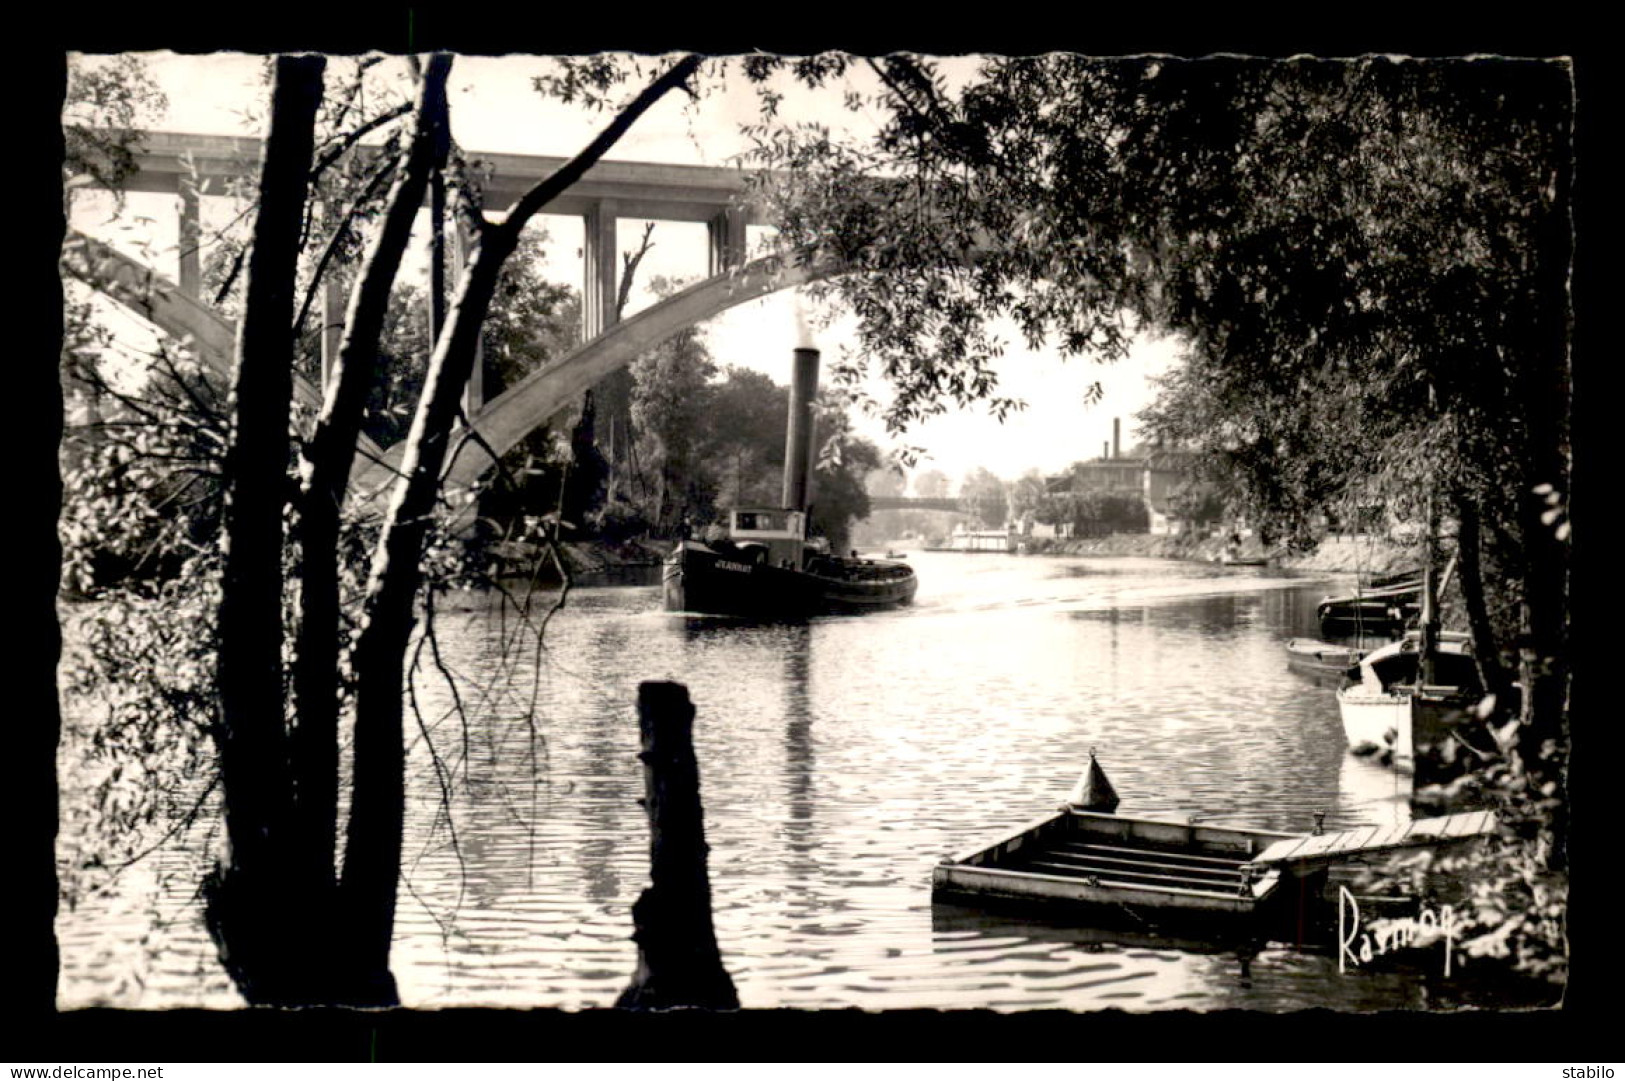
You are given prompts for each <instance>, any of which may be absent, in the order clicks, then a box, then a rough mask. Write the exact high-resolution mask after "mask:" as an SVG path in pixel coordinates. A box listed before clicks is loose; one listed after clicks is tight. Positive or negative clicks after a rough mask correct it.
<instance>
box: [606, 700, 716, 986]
mask: <svg viewBox="0 0 1625 1081" xmlns="http://www.w3.org/2000/svg"><path fill="white" fill-rule="evenodd" d="M638 727H639V730H640V732H641V734H642V738H643V751H642V753H641V754H639V755H638V757H639V759H641V760H642V762H643V786H644V805H645V807H646V809H647V810H648V813H649V833H650V841H649V880H650V885H649V888H648V889H646V890H644V891H643V893H642V894H641V895H640V896H639V897H638V899H637V901H636V902H635V903H634V904H633V906H632V923H633V932H632V940H633V941H634V942H636V943H637V944H638V967H637V972H636V973H635V974H634V975H633V977H632V982H631V984H630V985H629V986H628V987H627V989H626V990H625V991H623V992H621V997H620V998H619V999H617V1000H616V1003H615V1004H616V1005H617V1006H619V1007H622V1008H625V1009H638V1010H665V1009H676V1008H681V1007H697V1008H702V1009H712V1010H734V1009H738V1008H739V994H738V992H737V991H735V990H734V985H733V979H732V978H731V977H730V976H729V975H728V971H727V969H725V968H723V966H722V954H721V951H720V950H719V949H718V947H717V938H716V931H715V928H714V927H713V925H712V922H711V882H710V876H709V873H708V872H707V870H706V853H707V852H708V851H709V848H708V846H707V845H706V843H705V812H704V809H703V808H702V807H701V805H700V772H699V764H698V762H697V761H696V759H695V757H694V740H693V727H694V705H693V703H692V702H690V701H689V698H688V688H687V687H685V686H683V685H682V684H681V683H642V684H639V685H638Z"/></svg>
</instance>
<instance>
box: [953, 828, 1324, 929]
mask: <svg viewBox="0 0 1625 1081" xmlns="http://www.w3.org/2000/svg"><path fill="white" fill-rule="evenodd" d="M1296 836H1298V835H1296V834H1291V833H1280V832H1272V831H1268V830H1247V829H1234V828H1228V827H1223V826H1211V825H1195V824H1186V823H1181V822H1169V821H1160V820H1156V819H1149V818H1128V817H1119V816H1118V815H1115V814H1102V813H1098V812H1094V811H1083V810H1078V809H1075V808H1073V807H1070V806H1068V807H1065V808H1063V809H1062V810H1060V811H1059V812H1058V813H1056V814H1053V815H1050V816H1048V817H1045V818H1042V819H1039V820H1037V821H1035V822H1031V823H1028V824H1027V825H1025V826H1023V827H1021V828H1020V829H1019V830H1016V831H1015V832H1013V833H1011V834H1009V835H1008V836H1005V837H1001V838H999V839H998V840H996V841H994V842H993V843H992V844H989V845H985V846H983V847H981V848H978V849H975V850H973V851H970V852H966V853H964V854H962V855H958V856H953V857H950V858H948V859H945V860H943V861H942V862H941V863H939V864H938V865H937V866H936V868H935V869H934V870H933V871H932V873H931V888H932V893H933V896H934V897H941V898H944V899H947V898H952V897H960V898H975V899H978V900H982V901H987V900H993V901H1005V902H1011V901H1015V902H1027V903H1041V904H1044V905H1048V906H1059V907H1064V908H1066V909H1070V910H1076V911H1079V912H1083V911H1087V910H1097V911H1104V912H1105V913H1106V914H1118V913H1123V912H1125V911H1126V912H1128V913H1132V914H1133V915H1134V916H1136V917H1138V918H1140V919H1144V920H1147V921H1155V920H1157V919H1168V918H1170V917H1193V916H1194V917H1207V918H1213V917H1218V918H1221V919H1223V918H1238V917H1245V916H1248V915H1250V914H1252V913H1253V912H1254V911H1256V910H1257V909H1258V907H1259V906H1260V905H1261V904H1263V902H1264V901H1265V900H1266V899H1267V898H1269V897H1270V895H1271V894H1273V893H1274V892H1275V890H1276V888H1277V887H1278V886H1279V885H1280V874H1279V872H1278V871H1276V870H1274V869H1273V868H1268V869H1266V868H1255V867H1252V866H1250V863H1251V861H1252V859H1253V857H1255V856H1257V855H1258V854H1259V853H1260V852H1262V851H1264V850H1265V849H1266V848H1268V847H1269V846H1270V845H1272V844H1275V843H1276V842H1278V841H1284V840H1290V839H1292V838H1294V837H1296Z"/></svg>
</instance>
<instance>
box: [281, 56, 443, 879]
mask: <svg viewBox="0 0 1625 1081" xmlns="http://www.w3.org/2000/svg"><path fill="white" fill-rule="evenodd" d="M450 67H451V60H450V58H449V57H447V56H443V55H437V56H434V57H431V58H430V60H429V63H428V65H427V67H426V69H425V72H424V75H423V78H422V81H421V83H420V86H419V90H418V101H417V127H416V132H415V133H414V136H413V141H412V145H411V147H410V149H409V151H408V155H407V160H406V164H405V167H404V168H402V169H401V170H400V172H399V173H398V174H397V176H396V180H395V185H394V188H393V189H392V191H391V192H390V196H389V200H388V203H387V208H386V210H385V211H384V215H383V225H382V227H381V228H380V230H379V232H378V234H377V236H376V237H375V238H374V240H373V242H372V244H371V246H370V247H369V249H368V251H367V255H366V259H365V262H364V264H363V266H362V269H361V273H360V274H359V275H358V277H357V280H356V284H355V288H354V290H353V292H352V295H351V298H350V306H349V311H348V313H347V315H346V318H345V322H344V340H343V344H342V345H341V346H340V349H339V358H338V363H337V365H336V367H335V370H334V372H333V374H332V376H331V377H330V381H329V383H328V386H327V387H326V388H325V390H326V396H325V398H324V400H323V403H322V412H321V415H320V417H319V418H318V419H317V423H316V430H315V433H314V434H313V435H312V437H311V440H310V442H309V444H308V445H307V446H306V448H305V464H304V483H303V490H302V498H301V506H300V521H299V533H300V542H301V548H302V556H301V564H300V568H301V574H300V594H299V607H300V612H299V637H298V648H297V651H296V657H297V660H296V661H295V665H294V694H295V699H296V702H297V705H298V713H297V720H296V724H295V728H294V733H293V784H294V796H295V800H296V803H297V811H296V813H297V816H298V823H299V827H298V828H299V850H300V852H301V855H302V856H303V857H305V858H306V859H307V860H308V861H310V864H311V871H312V873H313V874H316V875H319V876H320V877H321V878H323V879H324V880H325V881H326V883H327V884H328V886H329V887H332V886H334V885H336V881H335V879H334V866H333V865H334V848H335V844H336V841H337V833H338V824H337V797H338V762H339V758H338V714H339V703H338V679H339V671H338V670H339V658H340V654H341V651H342V643H341V641H340V628H339V523H340V514H341V510H342V508H343V503H344V498H345V494H346V492H347V491H348V489H349V483H350V471H351V465H352V463H353V461H354V459H355V447H356V440H357V438H358V437H359V435H360V433H361V423H362V419H363V415H364V413H365V407H366V401H367V392H368V389H369V387H370V385H371V381H372V377H373V374H374V371H375V369H376V368H377V360H378V339H379V336H380V334H381V333H382V330H383V325H384V319H385V316H386V313H387V311H388V307H389V295H390V289H391V287H392V286H393V284H394V281H395V276H396V273H397V272H398V269H399V267H400V262H401V257H402V254H403V253H404V252H405V250H406V246H407V243H408V241H409V240H410V239H411V234H412V223H413V221H414V219H415V218H416V217H417V213H418V209H419V208H420V207H421V206H422V205H423V196H424V192H425V190H426V189H427V188H428V185H429V179H430V176H431V174H433V173H435V172H437V171H438V170H439V168H440V167H441V166H442V165H443V163H444V161H445V156H446V150H447V142H448V131H447V124H446V93H445V88H446V77H447V74H448V73H449V71H450Z"/></svg>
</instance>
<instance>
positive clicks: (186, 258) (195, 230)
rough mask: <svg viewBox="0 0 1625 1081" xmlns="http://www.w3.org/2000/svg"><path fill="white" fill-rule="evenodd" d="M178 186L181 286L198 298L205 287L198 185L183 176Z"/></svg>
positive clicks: (191, 295) (190, 295) (188, 294)
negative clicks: (199, 250) (179, 199)
mask: <svg viewBox="0 0 1625 1081" xmlns="http://www.w3.org/2000/svg"><path fill="white" fill-rule="evenodd" d="M176 187H177V189H178V190H179V191H180V196H181V209H180V231H179V235H180V240H179V242H178V244H177V247H178V249H179V250H180V256H181V266H180V274H179V279H180V287H181V292H183V293H185V294H186V295H187V296H189V297H192V298H193V299H196V298H197V295H198V293H199V292H201V291H202V289H203V264H202V260H201V259H200V258H199V252H198V248H199V246H200V245H201V244H202V237H203V231H202V229H200V228H199V226H198V195H197V185H195V184H192V183H190V182H189V181H188V180H187V179H186V178H185V177H182V178H181V179H180V180H179V182H178V183H177V185H176Z"/></svg>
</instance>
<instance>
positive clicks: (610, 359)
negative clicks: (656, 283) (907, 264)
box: [63, 231, 842, 501]
mask: <svg viewBox="0 0 1625 1081" xmlns="http://www.w3.org/2000/svg"><path fill="white" fill-rule="evenodd" d="M63 268H64V269H65V270H66V271H67V272H68V273H69V274H70V275H71V276H73V277H75V278H77V279H79V280H80V281H82V282H84V283H85V284H87V285H89V286H91V287H92V288H94V289H96V290H98V291H99V292H101V293H102V295H104V296H106V297H108V298H109V299H111V300H113V301H114V302H115V303H117V304H119V305H121V306H123V307H124V308H126V309H128V310H129V311H131V312H133V313H134V314H136V315H137V316H140V317H141V318H142V319H144V320H146V321H148V322H150V323H152V324H153V325H154V326H156V327H157V328H158V329H159V330H160V331H162V332H163V333H165V334H167V335H169V336H170V337H173V338H176V339H177V340H187V341H190V342H191V343H192V345H193V347H194V349H195V350H196V351H197V354H198V357H199V359H200V360H202V361H203V362H204V363H205V364H206V365H207V366H208V367H209V368H210V370H212V371H214V372H216V373H217V374H219V375H220V376H221V377H222V378H229V376H230V374H231V364H232V355H233V352H234V349H235V343H236V328H235V326H234V325H233V324H232V323H231V321H230V320H227V319H225V318H223V317H221V316H220V315H219V314H218V313H216V312H215V311H213V310H212V309H210V308H209V307H208V306H207V305H205V304H203V303H202V302H201V301H199V300H197V299H196V298H194V297H192V296H189V295H188V294H187V293H186V292H185V291H184V290H182V289H181V288H180V287H179V286H178V285H176V284H175V283H174V282H171V281H169V280H168V279H167V278H165V277H164V276H163V275H161V274H158V273H157V272H156V271H154V270H153V269H152V268H150V267H148V266H145V265H144V264H142V263H141V262H140V261H139V260H136V259H134V258H132V257H130V256H128V255H125V254H124V253H123V252H120V251H119V250H118V249H116V248H114V247H112V246H111V245H109V244H107V243H105V242H103V241H100V240H97V239H95V238H94V237H90V236H87V235H85V234H83V233H79V232H77V231H74V232H71V233H70V235H69V237H68V239H67V241H66V243H65V244H64V245H63ZM841 269H842V266H841V264H840V263H838V262H836V261H834V260H832V259H822V260H807V259H796V258H793V257H789V256H785V255H771V256H766V257H763V258H760V259H756V260H754V261H752V262H750V263H746V264H745V265H744V266H741V267H738V268H736V269H734V270H731V271H728V272H725V273H722V274H715V275H712V276H711V277H709V278H706V279H704V280H702V281H699V282H696V283H694V284H693V285H691V286H689V287H688V288H686V289H684V290H682V291H680V292H678V293H675V294H673V295H672V296H670V297H667V298H666V299H664V300H662V301H660V302H658V303H656V304H654V305H651V306H650V307H648V308H646V309H644V310H643V311H641V312H639V313H637V314H636V315H633V316H630V317H628V318H626V319H624V320H622V321H621V322H619V323H617V324H615V325H614V326H612V327H610V328H609V329H608V330H606V331H604V332H603V333H602V334H599V335H598V336H596V337H595V338H593V339H592V340H591V341H588V342H584V343H582V345H580V346H579V347H578V348H576V349H575V350H573V351H572V352H570V353H568V354H566V355H565V356H563V357H559V358H558V359H556V360H554V361H552V362H550V363H548V364H544V365H543V366H542V367H540V368H538V369H536V370H535V371H533V372H531V373H530V374H529V375H528V376H526V377H525V378H524V379H522V380H520V381H519V382H518V383H516V384H514V385H513V386H512V387H510V388H508V389H507V390H506V391H504V392H503V393H502V394H500V395H498V396H497V397H496V398H493V399H492V400H491V401H489V402H487V403H486V404H485V406H484V407H483V408H482V409H481V410H480V411H479V412H478V413H477V414H475V416H474V417H473V418H472V426H473V429H474V431H475V432H477V433H478V434H479V437H480V439H479V440H475V439H471V438H464V439H461V440H460V441H459V447H458V448H457V451H456V455H455V457H454V458H453V459H452V460H451V462H450V463H449V465H448V467H447V473H446V476H445V478H444V479H445V486H446V487H447V488H448V489H451V490H461V489H466V488H467V487H469V486H470V485H472V484H473V483H474V482H475V481H476V480H478V479H479V477H480V476H481V474H483V473H484V472H485V471H486V470H488V469H490V468H491V466H492V465H493V464H494V459H493V458H492V457H491V454H490V453H488V452H487V450H486V448H487V447H489V448H490V450H491V451H494V452H495V453H496V455H497V456H499V457H500V456H501V455H502V454H505V453H506V452H507V451H509V450H510V449H512V448H513V447H514V446H515V445H517V444H518V443H519V441H520V440H521V439H523V438H524V437H525V436H526V435H528V434H529V433H530V432H531V431H532V430H533V429H535V428H536V427H537V426H538V425H541V424H543V423H545V422H546V421H547V419H548V418H549V417H551V416H553V415H554V414H556V413H557V412H558V411H559V410H560V409H562V408H563V407H564V406H565V405H567V404H569V402H570V401H572V400H573V399H574V398H575V397H576V396H578V395H580V394H582V393H584V392H585V391H587V390H588V389H590V388H591V387H592V386H594V385H595V384H596V383H597V382H598V381H599V380H601V379H603V378H604V377H605V376H606V375H608V374H609V373H610V372H612V371H615V370H616V369H618V368H623V367H625V366H626V365H628V364H630V363H631V362H632V361H633V360H635V359H636V358H637V357H638V356H639V355H640V354H642V353H644V352H647V351H648V350H649V349H652V348H653V347H654V346H656V345H659V344H660V343H661V342H663V341H665V340H666V339H667V338H669V337H671V336H672V335H673V334H676V333H678V332H679V331H681V330H683V329H685V328H687V327H690V326H693V325H695V324H697V323H702V322H704V321H705V320H707V319H710V318H711V317H713V316H715V315H718V314H720V313H722V312H724V311H727V310H728V309H729V308H733V307H737V306H738V305H740V304H745V303H748V302H749V301H752V300H755V299H756V298H758V297H762V296H766V295H767V294H769V293H774V292H777V291H779V290H782V289H793V288H795V287H797V286H800V285H805V284H807V283H809V282H813V281H818V280H820V279H822V278H827V277H830V276H831V275H833V274H836V273H839V272H840V271H841ZM294 394H295V397H296V398H297V399H298V400H299V401H300V402H302V403H304V404H305V405H307V406H310V407H311V408H312V409H316V410H319V409H320V407H321V401H322V392H321V390H320V388H318V387H317V386H315V385H314V384H312V383H310V382H309V381H308V380H305V379H303V378H299V377H297V376H296V377H295V380H294ZM357 450H358V452H359V454H360V456H361V461H358V462H357V467H358V468H357V473H358V476H357V478H356V480H355V481H354V483H353V487H354V489H355V490H356V492H357V493H358V494H359V495H360V496H361V497H362V498H363V499H364V500H365V501H371V500H374V499H376V498H377V497H378V496H379V495H381V494H382V493H383V492H385V491H387V490H388V489H389V487H390V485H391V482H392V481H393V480H394V478H395V477H396V476H398V474H399V469H400V462H401V458H402V456H403V454H404V452H405V446H404V444H402V443H397V444H395V445H394V446H391V447H389V448H387V449H386V448H380V447H379V446H378V445H377V444H375V443H373V442H372V440H370V439H368V438H367V437H366V436H362V437H361V441H360V445H359V446H358V448H357ZM363 463H365V464H363Z"/></svg>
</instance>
